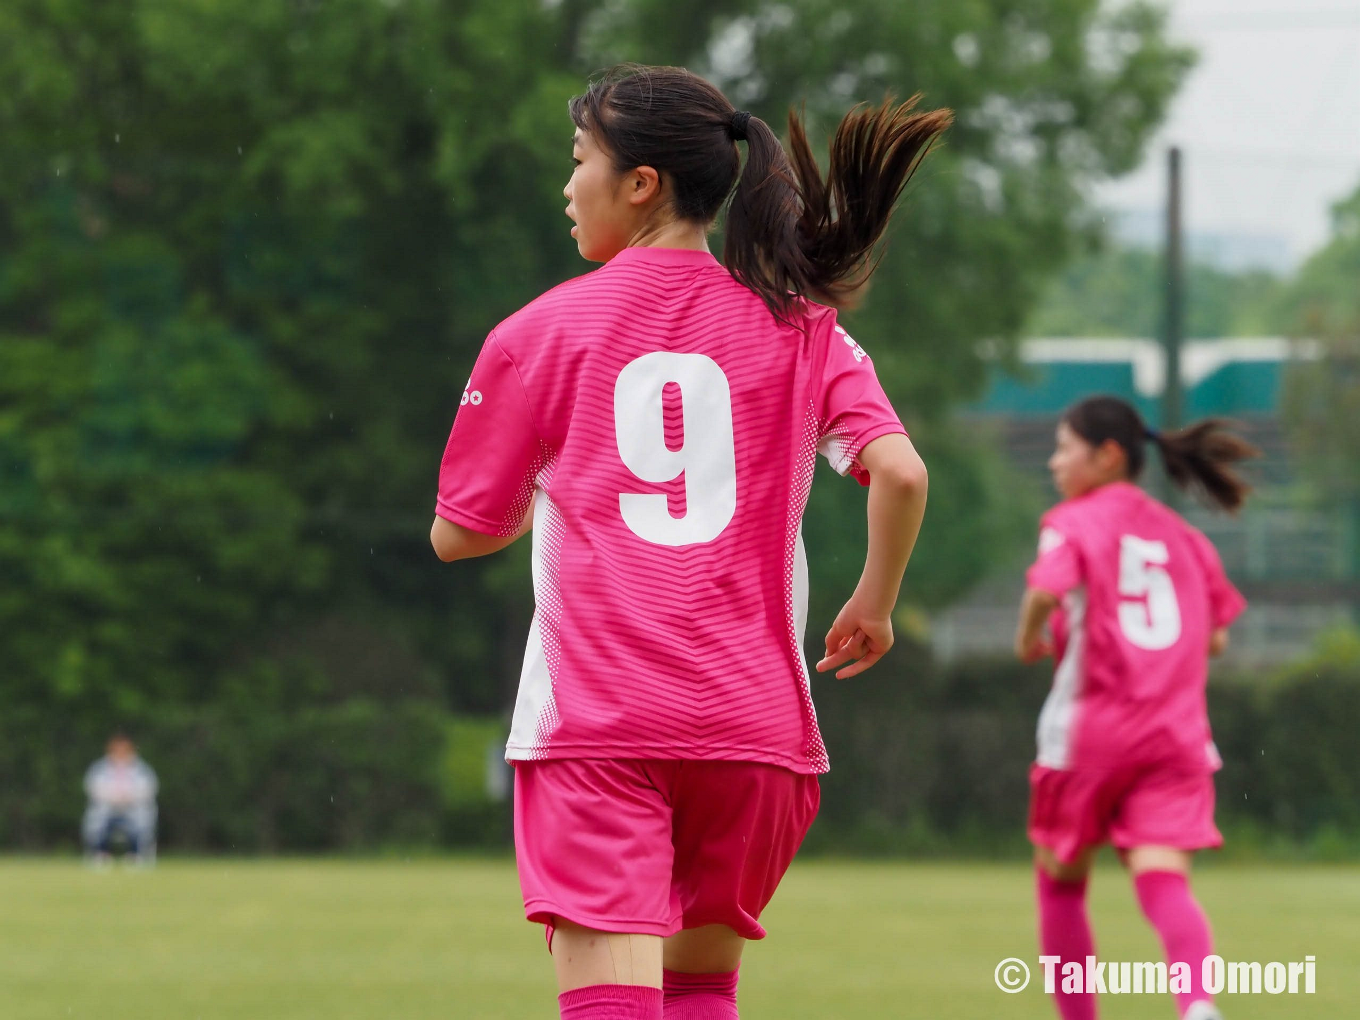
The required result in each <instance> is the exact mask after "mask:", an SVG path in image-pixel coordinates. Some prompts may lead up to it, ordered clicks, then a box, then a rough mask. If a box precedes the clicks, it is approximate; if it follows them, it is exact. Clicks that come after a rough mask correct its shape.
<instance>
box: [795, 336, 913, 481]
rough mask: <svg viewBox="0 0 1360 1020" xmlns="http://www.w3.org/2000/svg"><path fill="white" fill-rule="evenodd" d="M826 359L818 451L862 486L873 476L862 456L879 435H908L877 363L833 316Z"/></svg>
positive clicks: (818, 399) (818, 391) (818, 402)
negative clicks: (883, 384)
mask: <svg viewBox="0 0 1360 1020" xmlns="http://www.w3.org/2000/svg"><path fill="white" fill-rule="evenodd" d="M821 328H822V329H824V330H826V331H827V335H826V336H825V338H824V340H823V343H824V345H825V350H824V352H823V353H824V357H823V359H822V362H821V366H820V371H819V372H818V374H817V375H816V377H815V382H814V387H815V391H814V394H813V402H814V405H815V407H816V412H817V421H818V437H817V451H818V452H819V453H821V454H822V455H823V456H824V457H826V459H827V460H828V461H829V462H830V464H831V466H832V467H833V468H835V470H836V471H837V473H839V474H842V475H843V474H847V473H848V474H852V475H854V477H855V478H857V479H858V480H859V482H860V484H861V485H868V484H869V472H868V471H866V470H865V469H864V465H863V464H861V463H860V462H859V454H860V451H861V450H863V449H864V448H865V447H866V446H868V445H869V444H870V443H871V442H873V441H874V440H875V439H877V438H878V437H879V436H886V435H888V434H890V433H893V432H900V433H902V434H903V435H906V432H907V430H906V429H904V428H903V427H902V422H901V421H900V420H899V419H898V417H897V412H895V411H894V410H893V407H892V404H891V403H889V401H888V397H887V395H886V394H885V393H884V392H883V387H882V385H881V384H880V383H879V381H878V375H877V373H875V372H874V363H873V362H872V361H870V360H869V355H868V354H866V353H865V351H864V348H863V347H861V346H860V345H859V344H857V343H855V341H854V339H853V338H852V337H851V336H850V335H849V334H848V333H846V331H845V329H844V328H842V327H841V326H840V325H839V324H838V323H837V322H836V319H835V315H834V314H832V315H829V316H828V317H827V321H826V323H825V324H824V325H822V327H821Z"/></svg>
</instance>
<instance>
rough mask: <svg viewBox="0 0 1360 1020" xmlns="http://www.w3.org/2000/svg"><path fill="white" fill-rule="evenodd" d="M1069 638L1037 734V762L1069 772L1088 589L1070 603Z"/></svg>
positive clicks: (1076, 592) (1078, 590)
mask: <svg viewBox="0 0 1360 1020" xmlns="http://www.w3.org/2000/svg"><path fill="white" fill-rule="evenodd" d="M1066 608H1067V620H1068V637H1067V649H1066V651H1065V652H1064V654H1063V658H1062V662H1060V663H1058V669H1057V672H1056V673H1055V674H1054V676H1053V689H1052V690H1051V691H1049V692H1048V698H1047V699H1046V700H1045V701H1044V708H1043V711H1041V712H1040V713H1039V728H1038V733H1037V738H1038V743H1039V753H1038V755H1036V759H1035V760H1036V761H1037V762H1038V763H1039V764H1040V765H1043V766H1046V767H1047V768H1051V769H1065V768H1067V765H1068V761H1069V760H1070V758H1071V754H1072V730H1073V725H1074V724H1075V722H1076V717H1077V697H1078V695H1079V694H1080V693H1081V678H1082V673H1083V671H1084V666H1085V663H1084V661H1083V660H1084V656H1085V652H1086V589H1085V588H1076V589H1073V591H1072V594H1071V595H1070V596H1069V597H1068V600H1067V607H1066Z"/></svg>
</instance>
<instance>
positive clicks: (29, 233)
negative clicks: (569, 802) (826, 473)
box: [0, 0, 1190, 718]
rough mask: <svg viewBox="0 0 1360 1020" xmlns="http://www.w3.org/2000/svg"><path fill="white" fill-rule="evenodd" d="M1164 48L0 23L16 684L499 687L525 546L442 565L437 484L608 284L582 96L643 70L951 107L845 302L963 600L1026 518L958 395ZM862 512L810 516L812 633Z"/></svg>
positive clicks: (911, 27) (1025, 300) (1003, 331)
mask: <svg viewBox="0 0 1360 1020" xmlns="http://www.w3.org/2000/svg"><path fill="white" fill-rule="evenodd" d="M1164 29H1165V23H1164V15H1163V13H1161V12H1160V11H1159V10H1158V9H1157V8H1156V7H1154V6H1153V5H1151V4H1147V3H1132V4H1127V5H1124V6H1122V7H1120V8H1118V9H1115V10H1107V9H1105V8H1104V6H1103V5H1102V4H1100V3H1099V2H1098V0H994V2H987V3H983V2H969V3H959V2H957V0H922V2H920V3H915V4H911V5H904V4H898V3H894V2H887V0H860V2H845V0H841V2H837V3H828V2H826V0H789V2H785V3H778V4H774V3H768V2H755V0H700V2H696V3H690V4H675V3H671V2H662V0H612V2H605V0H558V2H556V3H544V2H541V0H494V2H493V0H457V2H455V0H406V2H389V3H373V2H371V0H331V2H328V3H324V4H323V3H319V2H316V0H295V2H289V3H281V4H256V3H248V2H246V0H176V2H173V3H166V2H163V0H155V2H153V0H134V2H133V3H131V4H123V5H107V4H102V3H98V2H96V0H12V2H10V3H8V4H5V5H3V7H0V165H3V166H4V167H5V173H4V174H2V175H0V472H3V474H2V475H0V632H2V633H4V634H5V640H4V641H3V642H0V702H3V703H5V704H24V705H29V706H33V707H34V708H37V709H44V710H49V709H50V710H53V711H61V712H66V713H79V714H82V715H86V716H88V717H90V718H108V717H111V716H115V715H119V714H122V715H124V716H127V715H133V716H135V714H136V713H137V712H138V711H139V710H140V707H141V706H144V705H145V704H146V703H147V702H148V700H155V701H157V702H162V703H163V702H166V701H182V702H185V703H193V702H197V701H213V702H224V701H225V702H232V703H236V702H240V703H243V704H246V705H254V706H257V707H258V708H260V709H261V710H270V711H291V710H294V709H296V708H297V707H298V706H300V705H303V704H306V703H312V702H315V701H318V700H332V699H334V700H339V699H344V698H349V697H379V698H384V697H397V696H403V697H405V696H422V697H423V696H439V697H443V698H444V699H445V700H446V701H447V702H448V703H450V704H451V705H453V706H454V707H458V708H462V709H467V710H478V711H494V710H497V709H499V708H501V707H502V706H504V705H505V704H506V703H507V695H508V691H509V690H510V689H511V688H512V687H513V684H514V681H515V677H516V676H517V673H518V659H519V655H520V652H521V649H522V643H523V634H524V631H525V627H526V625H527V617H528V612H529V596H528V575H527V570H526V569H524V551H523V550H522V549H516V550H515V551H514V552H512V553H511V554H509V555H508V556H506V557H504V558H501V559H499V560H493V561H491V562H488V563H476V564H464V565H460V566H458V567H457V568H455V569H449V568H445V567H442V565H440V564H438V563H437V562H436V561H435V560H434V558H433V556H432V555H431V554H430V551H429V549H428V546H427V544H426V538H425V536H426V529H427V527H428V524H429V519H430V517H431V514H432V509H433V487H434V476H435V470H436V467H437V463H438V458H439V452H440V450H441V448H442V443H443V440H444V437H445V435H446V431H447V428H448V426H449V423H450V422H451V420H452V417H453V414H454V411H455V409H456V407H457V399H458V394H459V393H460V391H461V388H462V382H463V380H464V378H465V376H466V373H467V371H468V370H469V368H470V366H471V363H472V360H473V358H474V356H475V353H476V351H477V349H478V347H479V345H480V343H481V340H482V338H483V337H484V335H485V334H486V332H487V331H488V330H489V329H490V328H491V326H493V325H494V323H495V322H496V321H497V320H498V319H500V318H502V317H504V316H505V315H507V314H508V313H510V312H511V311H513V310H514V309H515V308H517V307H519V306H520V305H522V304H524V303H525V302H527V301H528V300H530V299H531V298H533V297H534V296H536V295H537V294H538V293H540V292H541V291H543V290H544V289H546V288H547V287H549V286H551V285H552V284H554V283H556V282H558V281H560V280H562V279H564V278H566V277H568V276H571V275H574V274H577V273H579V272H581V271H583V270H585V269H586V268H588V267H586V266H584V265H582V264H581V263H580V262H579V260H578V259H577V256H576V253H575V251H574V247H573V245H572V244H571V242H570V240H569V239H568V237H567V232H566V230H565V227H566V226H567V224H566V221H565V220H564V219H563V218H562V206H563V199H562V197H561V194H560V189H561V187H562V185H563V184H564V183H565V180H566V177H567V175H568V172H569V169H568V168H569V163H568V138H569V136H570V125H569V123H568V121H567V119H566V116H565V102H566V99H567V98H568V96H570V95H571V94H572V93H573V92H576V91H579V90H580V88H581V85H582V82H583V80H584V78H585V76H586V74H588V73H589V72H590V71H592V70H593V69H595V68H598V67H600V66H603V65H605V64H607V63H609V62H612V61H614V60H617V59H625V58H626V59H636V60H644V61H651V62H669V63H684V64H687V65H688V66H691V67H693V68H694V69H696V70H698V71H700V72H701V73H705V74H707V75H709V76H710V77H712V78H714V79H715V80H716V81H718V82H719V83H720V84H721V85H723V86H724V87H725V88H726V89H728V91H729V94H730V95H731V96H732V97H733V99H734V100H735V101H736V102H738V103H739V104H742V105H744V106H746V107H748V108H751V109H753V110H754V111H756V112H757V113H758V114H760V115H761V116H763V117H766V118H767V119H769V120H771V121H772V122H774V123H776V124H778V123H779V122H780V120H781V117H782V113H783V111H784V109H785V107H786V105H787V104H788V103H789V102H792V101H797V102H806V104H807V109H808V111H809V114H810V116H811V119H812V122H813V124H814V126H820V127H821V128H822V129H826V128H828V127H830V126H832V125H833V124H834V122H835V119H836V118H838V117H839V115H840V114H841V113H843V112H844V110H845V109H846V108H847V107H848V106H849V105H850V104H851V103H852V102H853V101H854V100H857V99H861V98H867V99H875V98H877V97H879V96H880V95H881V94H882V93H884V92H885V91H889V90H892V91H895V92H898V93H910V92H913V91H916V90H918V89H919V90H922V91H924V92H925V93H926V99H925V102H926V103H927V104H928V105H939V106H950V107H953V108H954V109H955V110H956V111H957V112H958V124H957V126H956V127H955V128H954V129H953V130H952V131H951V132H950V134H949V137H948V139H947V140H946V143H945V144H944V145H943V146H942V147H941V149H940V150H939V151H938V152H937V153H936V154H935V155H934V156H932V157H931V160H930V162H929V163H928V164H927V165H926V167H925V169H924V170H923V172H922V175H921V178H920V180H919V182H918V183H917V184H916V186H915V187H914V188H913V190H912V193H911V195H910V197H909V200H908V202H907V206H906V209H905V210H904V212H903V214H902V215H901V216H900V217H899V220H898V223H897V225H896V227H895V230H894V237H893V242H892V246H891V249H890V254H889V255H888V257H887V259H886V260H885V262H884V263H883V266H882V268H881V270H880V273H879V276H878V278H877V279H876V281H875V286H874V289H873V292H872V294H871V296H870V298H869V300H868V301H867V303H866V304H865V306H864V307H863V309H862V310H861V311H859V312H857V313H855V314H854V315H853V316H851V317H850V319H849V322H850V326H851V329H852V330H853V331H854V332H856V333H857V334H858V335H859V336H860V338H861V339H862V340H863V342H864V343H865V345H866V346H867V347H868V348H869V349H870V352H871V353H872V354H873V355H874V357H875V360H876V362H877V364H878V367H879V371H880V374H881V375H882V377H883V379H884V382H885V384H886V386H887V389H888V391H889V393H890V394H891V395H892V396H893V398H894V400H895V401H896V402H897V403H898V405H899V406H900V407H901V409H902V411H903V413H904V416H905V417H906V418H907V419H908V421H909V424H910V426H911V427H912V430H913V433H914V434H915V436H916V438H917V441H918V444H919V445H921V446H922V448H923V450H924V451H925V454H926V457H927V460H928V462H929V463H930V464H931V466H932V471H933V478H934V487H933V501H932V509H931V513H930V517H929V519H928V522H927V528H928V529H929V532H930V533H931V534H932V535H933V536H934V537H931V538H929V539H928V542H929V544H930V549H929V550H926V549H923V553H922V556H921V559H920V562H919V564H918V565H917V566H915V567H913V570H912V571H911V573H910V574H909V582H908V584H909V588H910V594H909V598H910V599H911V600H913V601H914V602H916V603H918V604H921V605H936V604H939V603H940V602H942V601H943V600H945V599H948V598H950V597H953V596H955V595H957V594H958V593H959V592H960V591H962V590H964V589H965V588H966V587H967V586H968V584H969V583H971V581H972V580H973V579H974V578H975V577H977V576H978V575H979V574H980V573H981V572H982V571H983V570H984V569H985V568H986V567H987V565H988V564H989V563H990V562H992V561H993V560H994V559H995V557H996V556H998V555H1000V554H1001V553H1002V552H1003V551H1004V549H1005V547H1006V545H1007V543H1008V542H1009V541H1010V539H1011V537H1012V536H1013V535H1014V534H1016V533H1017V532H1018V531H1019V530H1021V529H1022V528H1023V529H1028V527H1029V525H1028V522H1026V521H1024V520H1023V518H1022V516H1021V509H1020V508H1019V507H1017V506H1016V503H1015V500H1014V499H1013V498H1012V495H1011V490H1010V488H1009V486H1008V484H1007V483H1006V481H1005V478H1004V472H1003V471H1002V470H1001V469H1000V467H999V466H998V465H997V464H995V462H994V461H993V460H990V459H988V458H986V457H983V456H979V455H978V453H977V449H978V447H977V444H976V443H975V442H973V441H972V440H971V438H970V437H967V436H958V435H954V434H953V433H951V431H950V428H949V425H948V423H947V411H948V409H949V408H950V407H951V406H952V405H953V404H954V403H955V402H957V401H958V400H959V399H961V398H964V397H966V396H969V395H971V394H974V393H976V392H977V391H978V388H979V387H980V385H981V384H982V381H983V378H984V372H985V369H984V366H983V362H982V360H981V358H980V357H979V347H980V345H981V344H983V342H987V343H998V342H999V343H1000V344H1001V346H1002V348H1003V349H1004V348H1005V346H1006V344H1007V343H1008V342H1009V341H1010V340H1011V339H1013V338H1014V336H1015V335H1016V333H1017V332H1018V330H1019V329H1020V326H1021V324H1022V323H1023V322H1024V320H1025V318H1026V316H1027V315H1028V313H1029V311H1030V309H1031V308H1032V306H1033V305H1034V303H1035V301H1036V300H1037V299H1038V296H1039V295H1040V294H1041V293H1042V290H1043V287H1044V286H1045V284H1046V282H1047V280H1048V279H1049V278H1050V277H1051V276H1052V274H1053V273H1054V272H1055V271H1056V269H1057V268H1058V267H1060V266H1061V265H1062V264H1063V262H1064V260H1065V259H1067V258H1068V256H1069V254H1070V253H1071V251H1072V250H1073V246H1074V244H1076V243H1077V242H1078V241H1079V240H1080V239H1081V238H1083V237H1085V236H1089V235H1090V233H1091V232H1092V231H1093V230H1094V229H1095V227H1094V224H1093V221H1092V218H1091V216H1090V215H1089V214H1088V211H1087V203H1086V199H1085V196H1086V193H1087V185H1089V183H1090V182H1092V181H1094V180H1096V179H1097V178H1099V177H1102V176H1105V175H1108V174H1114V173H1119V172H1121V171H1123V170H1126V169H1128V168H1129V167H1131V166H1133V165H1134V163H1135V162H1136V161H1137V159H1138V157H1139V155H1140V153H1141V150H1142V148H1143V146H1144V144H1145V142H1146V139H1147V138H1148V136H1149V133H1150V132H1151V130H1152V129H1153V128H1154V127H1155V125H1156V124H1157V123H1158V121H1159V120H1160V118H1161V117H1162V115H1163V113H1164V111H1165V108H1166V104H1167V102H1168V100H1169V98H1170V97H1171V95H1172V94H1173V92H1174V91H1175V89H1176V87H1177V85H1178V83H1179V81H1180V80H1181V78H1182V76H1183V74H1184V73H1185V71H1186V69H1187V68H1188V66H1189V63H1190V56H1189V54H1188V53H1187V52H1186V51H1185V50H1184V49H1182V48H1180V47H1178V46H1175V45H1172V44H1171V43H1170V42H1168V41H1167V39H1166V37H1165V30H1164ZM858 498H859V497H858V494H855V493H854V487H853V486H850V485H847V484H844V483H843V484H840V485H837V486H827V485H822V486H819V487H818V490H817V494H816V495H815V497H814V505H813V507H812V508H811V510H810V512H809V522H808V535H809V549H810V552H811V554H812V569H813V576H814V580H815V581H816V582H817V583H818V586H819V590H820V592H821V595H820V596H819V602H818V603H817V604H815V605H814V613H815V614H820V615H814V616H813V621H814V624H813V628H812V629H813V630H814V632H815V631H816V628H817V626H818V625H819V623H820V621H822V620H823V619H826V618H829V613H830V612H831V611H832V610H833V609H834V607H835V603H836V601H837V600H838V599H839V598H841V597H842V596H843V595H844V594H846V593H848V591H849V590H850V585H851V584H852V583H853V576H854V574H855V572H856V571H857V570H858V566H859V565H858V563H856V562H854V558H855V557H854V556H852V555H851V554H850V546H849V545H848V541H849V534H850V531H849V530H847V529H846V528H845V527H844V526H843V524H844V522H845V521H846V520H847V519H848V518H851V517H853V518H859V517H862V514H863V510H862V504H861V503H859V502H858ZM860 527H861V528H862V524H861V525H860ZM931 550H934V551H936V552H942V551H946V550H954V551H955V552H958V553H960V555H958V556H952V555H950V556H946V555H942V554H941V555H931ZM963 553H967V555H963Z"/></svg>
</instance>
